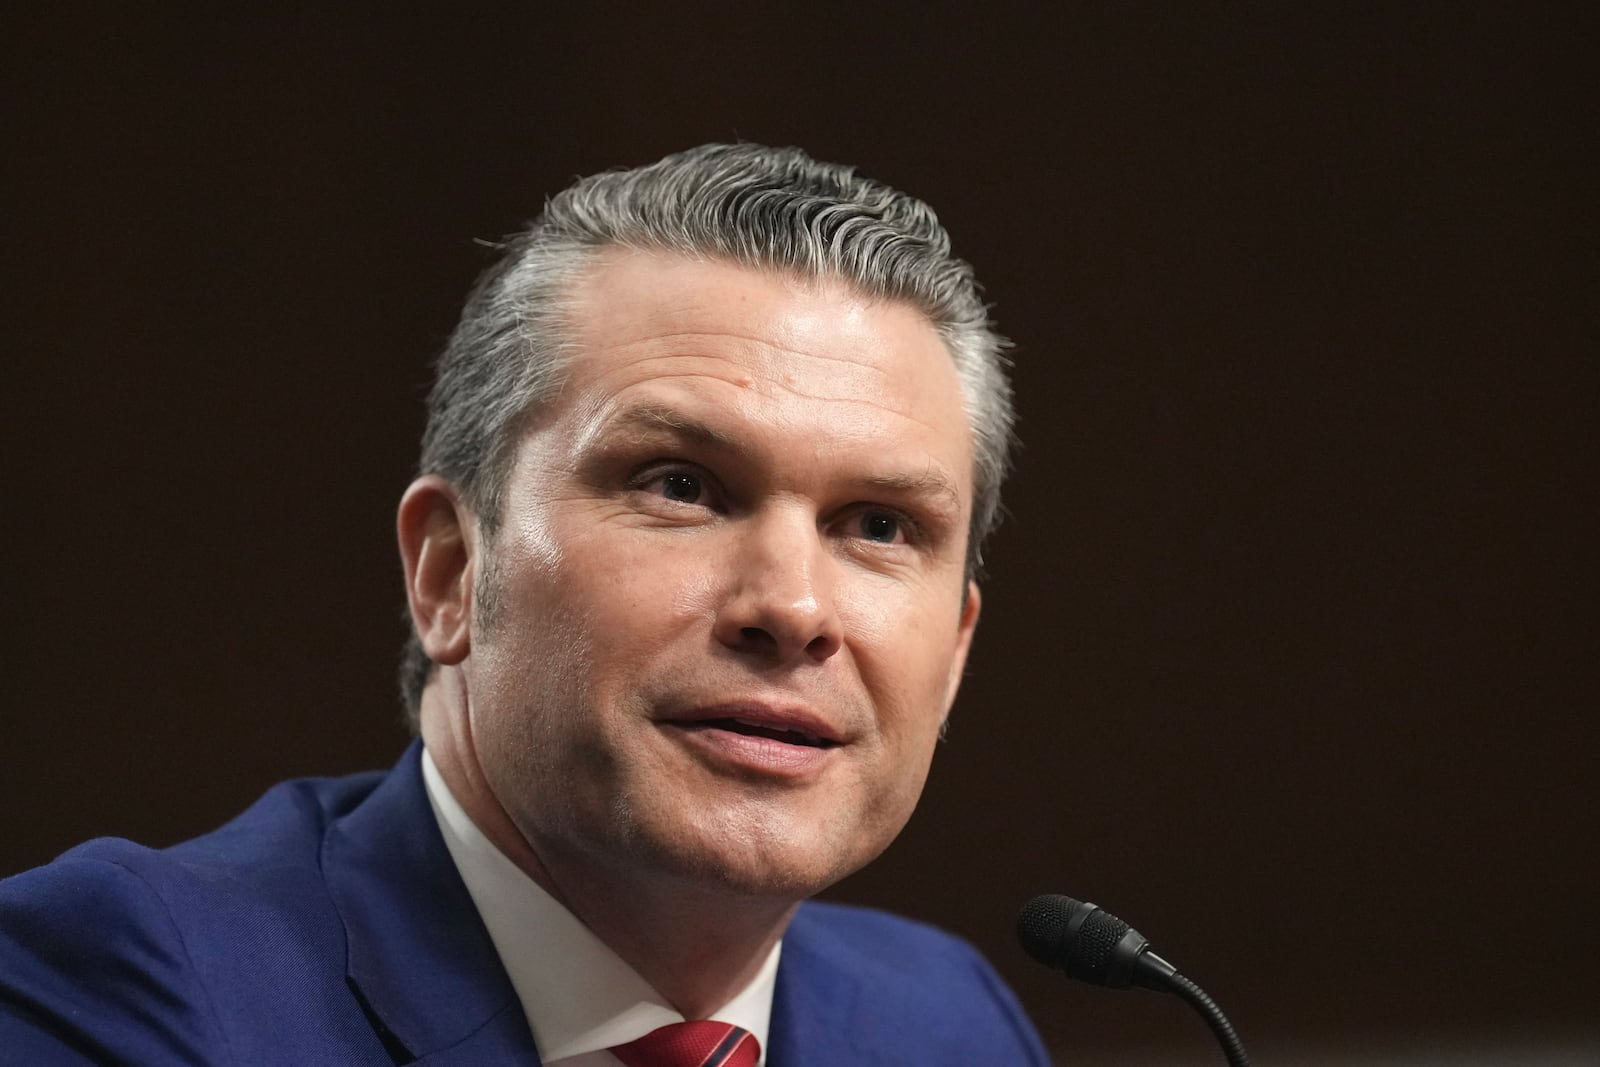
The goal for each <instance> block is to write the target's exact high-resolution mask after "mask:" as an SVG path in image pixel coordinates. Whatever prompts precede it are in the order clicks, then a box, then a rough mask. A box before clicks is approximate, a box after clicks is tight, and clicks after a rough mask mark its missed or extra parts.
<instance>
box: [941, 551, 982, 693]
mask: <svg viewBox="0 0 1600 1067" xmlns="http://www.w3.org/2000/svg"><path fill="white" fill-rule="evenodd" d="M982 607H983V597H981V596H979V595H978V583H977V582H974V581H968V582H967V596H966V599H965V600H964V601H962V604H961V622H960V623H959V625H958V626H957V628H956V649H955V655H954V656H952V657H951V658H950V677H949V679H948V680H947V682H946V684H945V693H944V713H945V715H946V716H948V715H949V714H950V708H951V706H952V705H954V704H955V702H956V690H958V689H960V688H961V675H962V673H963V672H964V671H966V669H967V653H968V652H969V651H970V650H971V649H972V633H973V631H974V630H976V629H977V628H978V611H979V609H980V608H982Z"/></svg>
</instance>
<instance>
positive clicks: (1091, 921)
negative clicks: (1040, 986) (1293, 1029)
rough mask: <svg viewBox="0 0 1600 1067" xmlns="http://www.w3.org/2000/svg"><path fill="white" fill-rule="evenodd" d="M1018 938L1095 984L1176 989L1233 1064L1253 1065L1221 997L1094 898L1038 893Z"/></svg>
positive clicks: (1032, 951)
mask: <svg viewBox="0 0 1600 1067" xmlns="http://www.w3.org/2000/svg"><path fill="white" fill-rule="evenodd" d="M1017 939H1018V940H1019V941H1021V942H1022V947H1023V948H1024V949H1026V950H1027V953H1028V955H1030V956H1032V957H1033V958H1034V959H1036V960H1038V961H1039V962H1040V963H1042V964H1044V965H1045V966H1046V967H1053V968H1055V969H1056V970H1058V971H1063V972H1065V973H1066V974H1067V976H1068V977H1071V978H1077V979H1080V980H1081V981H1085V982H1089V983H1091V984H1092V985H1102V986H1109V987H1110V988H1112V989H1127V988H1128V987H1129V986H1134V985H1137V986H1141V987H1143V988H1145V989H1152V990H1155V991H1156V992H1158V993H1175V994H1177V995H1178V996H1180V997H1182V998H1183V999H1184V1000H1186V1001H1187V1002H1188V1003H1189V1005H1190V1006H1191V1007H1193V1008H1194V1009H1195V1010H1196V1011H1198V1012H1199V1013H1200V1015H1201V1016H1202V1017H1203V1018H1204V1019H1205V1021H1206V1025H1207V1026H1209V1027H1210V1028H1211V1032H1212V1033H1213V1034H1215V1035H1216V1037H1217V1040H1218V1042H1220V1043H1221V1045H1222V1052H1223V1055H1225V1056H1227V1058H1228V1063H1229V1064H1230V1065H1231V1067H1250V1058H1249V1056H1247V1055H1246V1054H1245V1051H1244V1045H1243V1044H1241V1043H1240V1041H1239V1035H1238V1034H1236V1033H1234V1030H1233V1024H1232V1023H1230V1022H1228V1017H1227V1016H1226V1015H1223V1014H1222V1009H1221V1008H1219V1007H1217V1002H1216V1001H1214V1000H1212V999H1211V998H1210V997H1209V996H1207V995H1206V993H1205V991H1204V990H1203V989H1201V988H1200V987H1199V986H1197V985H1195V984H1194V982H1192V981H1190V980H1189V979H1188V978H1185V977H1184V976H1183V975H1181V974H1179V973H1178V969H1177V968H1176V967H1174V966H1173V965H1172V964H1170V963H1168V962H1167V961H1166V960H1164V959H1162V958H1161V957H1160V956H1158V955H1156V954H1155V953H1154V952H1151V951H1150V942H1149V941H1148V940H1146V939H1145V937H1144V935H1143V934H1141V933H1139V931H1137V930H1135V929H1134V928H1133V927H1131V926H1129V925H1128V924H1127V923H1125V922H1123V921H1122V920H1121V919H1119V918H1117V917H1116V916H1115V915H1112V914H1110V913H1109V912H1107V911H1104V910H1102V909H1101V908H1099V907H1097V906H1096V905H1094V904H1089V903H1086V902H1084V901H1081V900H1074V899H1072V898H1071V897H1068V896H1062V895H1061V894H1059V893H1047V894H1045V895H1044V896H1038V897H1034V898H1033V899H1032V900H1030V901H1028V903H1026V904H1024V905H1023V906H1022V913H1021V914H1020V915H1018V916H1017Z"/></svg>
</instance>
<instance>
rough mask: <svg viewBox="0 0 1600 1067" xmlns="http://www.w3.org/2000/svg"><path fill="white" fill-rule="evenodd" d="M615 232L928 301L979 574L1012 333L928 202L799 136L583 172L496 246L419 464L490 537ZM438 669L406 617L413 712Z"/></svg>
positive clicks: (447, 363) (972, 567)
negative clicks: (955, 415) (574, 316)
mask: <svg viewBox="0 0 1600 1067" xmlns="http://www.w3.org/2000/svg"><path fill="white" fill-rule="evenodd" d="M612 246H620V247H624V248H630V249H638V250H641V251H653V252H668V253H675V254H678V255H684V256H689V257H693V258H697V259H706V258H709V259H720V260H726V261H728V262H731V263H734V264H738V265H741V266H749V267H754V268H761V269H769V270H778V271H784V272H788V273H793V274H797V275H800V276H803V277H810V278H837V279H841V280H843V281H845V282H847V283H848V284H850V285H851V286H853V287H854V288H855V289H857V290H858V291H860V292H861V293H862V294H864V295H866V296H869V297H873V298H881V299H886V300H897V301H902V302H904V303H907V304H909V305H911V306H912V307H915V308H917V309H918V310H920V311H921V312H922V313H923V314H925V315H926V316H927V317H928V319H929V321H930V322H931V323H932V324H933V326H934V327H935V329H937V330H938V332H939V335H940V337H941V338H942V339H943V340H944V343H945V346H946V347H947V348H948V349H949V352H950V358H951V359H952V360H953V361H954V363H955V366H956V371H957V373H958V375H959V377H960V380H961V388H962V394H963V399H964V401H965V404H966V410H967V415H968V418H969V419H970V420H971V424H972V436H973V451H974V464H973V467H974V469H973V506H972V524H971V527H970V530H969V533H968V542H967V570H968V574H969V575H971V576H976V575H977V574H978V571H979V568H980V565H981V563H982V545H983V541H984V539H985V538H986V537H987V536H988V535H989V533H990V532H991V531H992V530H993V529H994V527H995V526H996V525H997V524H998V522H999V515H1000V510H999V509H1000V483H1001V482H1002V481H1003V480H1004V478H1005V474H1006V470H1007V468H1008V466H1009V453H1010V448H1011V442H1012V432H1011V426H1012V420H1013V413H1012V406H1011V385H1010V383H1009V381H1008V380H1007V378H1006V370H1005V358H1004V356H1003V352H1004V350H1005V348H1006V347H1007V343H1006V341H1005V339H1004V338H1003V337H1001V336H1000V335H999V334H998V333H996V332H995V330H994V329H993V327H992V325H991V324H990V322H989V316H988V310H987V308H986V307H985V305H984V303H983V299H982V297H981V294H980V291H979V288H978V284H977V281H976V279H975V278H974V277H973V272H972V267H971V266H970V265H969V264H967V263H966V262H965V261H963V260H960V259H957V258H956V257H955V256H953V255H951V252H950V236H949V234H947V233H946V232H945V230H944V228H943V227H942V226H940V225H939V220H938V218H937V217H936V216H935V215H934V213H933V209H932V208H930V207H929V206H928V205H927V204H925V203H923V202H922V201H920V200H917V199H916V198H914V197H911V196H907V195H906V194H904V193H902V192H899V191H898V190H896V189H892V188H890V187H889V186H887V185H885V184H883V183H882V182H877V181H874V180H872V179H871V178H866V177H863V176H861V175H859V174H857V173H856V172H855V169H854V168H853V167H847V166H841V165H839V164H834V163H819V162H817V161H816V160H814V159H812V158H811V157H810V156H808V155H806V154H805V153H804V152H802V151H800V150H799V149H798V148H768V147H766V146H764V145H756V144H734V145H703V146H701V147H699V148H692V149H690V150H688V151H686V152H679V153H677V154H675V155H670V156H667V157H666V158H665V159H663V160H661V161H660V162H658V163H652V164H650V165H649V166H646V167H639V168H636V169H633V170H615V171H607V172H605V173H602V174H596V175H592V176H590V177H587V178H583V179H581V180H579V181H578V182H577V183H576V184H574V185H572V186H571V187H569V188H568V189H566V190H565V191H563V192H561V193H559V194H557V195H556V196H555V197H554V198H553V199H551V200H549V201H548V202H547V203H546V204H545V209H544V212H543V213H542V214H541V215H540V216H539V217H538V218H537V219H536V220H534V221H533V223H531V224H530V225H529V226H528V228H527V229H526V230H524V231H523V232H522V233H520V234H518V235H516V236H514V237H512V238H510V239H508V240H507V241H506V242H505V243H504V244H503V245H502V246H501V249H502V252H503V255H502V257H501V258H500V260H499V261H498V262H497V263H496V264H495V265H494V266H492V267H490V268H489V270H488V271H487V272H485V273H484V275H483V277H482V278H480V279H479V280H478V284H477V286H476V287H475V288H474V289H473V291H472V295H471V296H470V297H469V298H468V300H467V304H466V307H465V309H464V310H463V311H462V315H461V321H460V323H459V324H458V325H457V326H456V329H455V332H454V333H453V334H452V335H451V337H450V341H449V344H448V345H447V346H446V347H445V350H444V353H443V355H441V356H440V357H439V361H438V365H437V377H436V379H435V382H434V386H433V391H432V393H431V394H430V395H429V397H428V425H427V429H426V431H425V432H424V434H423V438H422V460H421V465H420V473H423V474H438V475H440V476H442V477H444V478H446V479H448V480H449V481H450V482H451V483H452V484H454V485H455V486H456V487H457V489H458V490H459V491H460V492H461V493H462V495H463V497H464V498H465V500H466V501H467V503H468V504H469V505H470V506H471V507H472V508H473V510H474V511H475V512H476V514H477V517H478V523H479V526H480V528H481V529H482V530H483V532H484V533H485V534H486V535H488V536H492V535H493V534H494V532H495V531H496V530H497V529H498V526H499V522H500V518H501V505H502V498H503V496H504V493H505V487H506V481H507V478H508V474H509V470H508V468H509V465H510V457H511V453H512V450H513V448H514V446H515V444H516V437H517V434H516V428H517V427H518V426H519V425H520V424H521V422H522V420H523V419H524V418H525V417H526V415H527V414H528V413H529V412H530V411H532V410H534V409H536V408H537V407H538V405H540V404H541V403H542V402H544V401H545V400H547V399H548V398H549V397H551V396H552V395H553V394H554V392H555V391H556V390H557V389H558V388H559V385H560V376H561V373H562V369H563V366H564V361H565V354H566V339H565V336H564V333H563V330H562V325H563V312H564V308H565V303H566V298H567V296H568V293H569V291H570V283H571V282H572V281H573V280H574V279H575V277H576V276H577V275H578V273H579V272H580V271H581V270H582V269H583V267H584V266H585V265H586V264H588V263H589V262H590V261H591V259H592V258H593V257H594V255H595V254H596V253H597V252H599V251H600V250H602V249H605V248H608V247H612ZM432 667H433V664H432V663H431V661H430V660H429V659H428V656H427V653H426V652H424V651H423V649H422V645H421V642H420V641H419V640H418V639H417V637H416V634H415V633H413V634H412V636H411V640H410V642H409V643H408V644H407V646H406V651H405V657H404V660H403V663H402V665H401V670H400V688H401V693H402V696H403V697H404V700H405V704H406V707H407V711H408V716H409V718H410V720H411V723H412V726H413V728H415V726H416V722H417V717H418V714H419V709H420V706H421V701H422V689H423V687H424V685H425V684H426V683H427V680H428V677H429V674H430V672H431V671H432Z"/></svg>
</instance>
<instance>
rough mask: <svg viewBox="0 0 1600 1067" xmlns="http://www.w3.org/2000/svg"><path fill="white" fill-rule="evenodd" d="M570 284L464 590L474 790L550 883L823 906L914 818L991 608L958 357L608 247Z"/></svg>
mask: <svg viewBox="0 0 1600 1067" xmlns="http://www.w3.org/2000/svg"><path fill="white" fill-rule="evenodd" d="M574 292H575V297H576V301H575V305H574V311H573V324H572V327H571V336H572V339H573V340H574V341H575V343H576V346H575V349H574V351H573V355H572V358H571V362H570V365H569V374H568V377H567V380H566V382H565V385H564V387H563V388H562V390H561V392H560V394H559V396H558V397H557V398H556V399H554V400H553V401H552V402H551V403H549V404H548V405H547V406H546V407H544V408H543V409H541V411H540V413H539V414H538V415H537V417H536V418H535V419H534V420H533V421H532V423H531V424H530V425H529V426H528V427H527V428H526V429H525V431H524V435H523V437H522V439H521V441H520V443H519V446H518V447H517V449H516V452H515V455H514V457H513V459H512V461H511V468H510V472H509V477H508V486H507V492H506V497H505V513H504V515H503V522H502V524H501V525H500V527H499V529H498V531H497V534H496V536H495V538H494V540H493V542H492V544H489V545H486V546H484V549H483V551H482V553H481V554H480V557H479V560H478V565H477V568H476V573H475V579H474V580H475V581H477V582H478V583H480V588H482V587H485V586H486V587H487V588H486V591H487V592H488V594H489V595H488V597H487V601H486V602H487V603H488V604H489V605H491V608H490V610H489V611H488V612H486V613H485V612H480V614H479V617H478V618H477V620H476V621H475V622H474V625H473V630H472V634H471V649H470V654H469V655H468V658H467V659H466V660H465V662H463V664H462V670H463V672H464V676H465V680H466V685H467V695H468V700H469V709H470V710H469V714H470V729H471V731H472V737H473V744H474V747H475V749H476V752H477V754H478V760H479V763H480V764H481V767H482V771H483V774H484V777H485V780H486V781H487V782H488V784H489V786H490V788H491V789H492V790H493V791H494V793H495V795H496V796H497V798H498V799H499V801H500V803H501V805H502V806H503V807H504V808H505V809H506V811H507V813H508V814H509V815H510V817H511V819H512V820H513V822H514V823H515V824H516V826H517V828H518V829H519V830H520V831H521V833H522V834H523V836H524V837H526V838H527V839H528V842H529V843H530V844H531V845H532V846H533V848H534V851H535V852H536V853H537V854H538V856H539V858H540V860H541V863H542V864H543V865H544V867H545V868H546V870H547V871H548V872H550V874H551V876H552V877H553V878H554V879H555V880H556V881H557V882H558V883H559V882H560V881H561V876H560V873H559V872H561V871H563V870H576V869H584V870H587V871H591V872H593V871H597V870H603V871H606V872H608V873H609V874H611V875H613V876H614V875H622V876H629V875H631V874H635V873H648V874H652V875H656V876H660V875H666V876H669V877H676V878H684V879H687V880H689V881H691V882H694V883H698V884H715V885H717V886H719V887H722V888H724V889H733V890H735V891H739V892H744V893H752V894H760V895H769V896H775V897H788V898H796V899H797V898H799V897H802V896H806V895H809V894H811V893H814V892H816V891H817V890H819V889H821V888H823V887H825V886H827V885H829V884H831V883H832V882H834V881H836V880H837V879H839V878H841V877H843V876H844V875H846V874H848V873H850V872H851V871H853V870H855V869H857V868H858V867H860V866H861V865H862V864H864V863H866V862H867V861H869V860H870V859H872V858H873V857H874V856H876V855H877V854H878V853H879V852H880V851H882V849H883V848H884V847H886V846H887V845H888V843H889V842H890V841H891V840H892V839H893V838H894V836H895V835H896V834H897V833H898V832H899V831H900V829H901V827H902V826H903V825H904V824H905V821H906V819H907V818H908V817H909V816H910V814H911V810H912V808H913V806H914V805H915V803H916V800H917V798H918V796H919V795H920V793H921V790H922V786H923V782H924V780H925V778H926V775H927V771H928V766H929V762H930V760H931V759H932V755H933V749H934V745H935V743H936V740H937V738H938V735H939V728H940V724H941V722H942V721H943V719H944V717H945V714H946V712H947V711H948V709H949V705H950V702H951V700H952V699H953V698H954V695H955V689H956V684H957V681H958V679H959V677H960V674H961V670H962V666H963V663H964V661H965V658H966V653H967V647H968V643H969V641H970V639H971V636H972V628H973V625H974V624H975V622H976V619H977V610H978V601H977V594H976V590H975V589H974V590H973V591H972V593H971V596H970V597H968V598H966V599H965V600H964V598H963V591H964V589H965V586H966V580H965V577H964V573H963V560H964V553H965V548H966V536H967V524H968V519H969V516H970V514H971V507H972V484H971V481H972V474H971V472H972V445H971V434H970V431H969V428H968V423H967V419H966V416H965V414H964V411H963V407H962V402H961V392H960V386H959V384H958V380H957V377H956V373H955V369H954V367H953V365H952V364H951V361H950V357H949V355H948V353H947V351H946V349H945V347H944V345H943V344H942V342H941V341H940V339H939V337H938V335H937V333H936V332H935V331H934V329H933V327H932V326H931V325H930V324H929V323H928V321H927V320H926V318H925V317H923V316H922V315H921V314H920V313H919V312H917V311H916V310H914V309H912V308H910V307H908V306H905V305H901V304H896V303H885V302H872V301H869V300H867V299H865V298H862V297H861V296H859V295H857V294H856V293H854V292H853V291H851V290H850V289H848V288H846V287H844V286H842V285H840V284H837V283H833V282H800V281H796V280H794V279H791V278H788V277H784V276H780V275H777V274H772V273H764V272H756V271H752V270H749V269H745V268H739V267H734V266H730V265H727V264H723V263H715V262H711V263H706V262H692V261H689V260H686V259H680V258H676V257H665V256H658V255H649V254H645V253H636V252H628V251H623V250H620V249H613V250H609V251H607V252H606V253H604V254H603V255H602V256H601V257H600V259H599V261H598V264H597V265H596V266H595V267H594V268H593V269H592V270H591V271H589V272H588V273H587V274H585V276H584V277H583V278H582V280H580V281H579V282H578V284H577V285H576V287H575V291H574ZM574 864H577V865H580V866H579V867H574Z"/></svg>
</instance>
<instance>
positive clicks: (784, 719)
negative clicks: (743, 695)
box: [656, 700, 845, 745]
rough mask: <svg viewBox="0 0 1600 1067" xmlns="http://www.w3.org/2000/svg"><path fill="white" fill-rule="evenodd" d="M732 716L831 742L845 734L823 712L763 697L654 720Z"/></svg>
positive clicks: (840, 741) (676, 722)
mask: <svg viewBox="0 0 1600 1067" xmlns="http://www.w3.org/2000/svg"><path fill="white" fill-rule="evenodd" d="M717 719H733V720H737V721H738V722H742V723H745V724H747V725H750V726H757V727H761V728H763V729H767V730H781V731H786V732H790V733H798V734H804V735H805V736H806V737H808V738H810V739H813V740H816V741H823V742H826V743H827V744H830V745H839V744H843V743H844V741H845V734H844V732H843V731H842V730H840V729H839V728H838V727H836V726H834V725H833V724H832V723H830V722H829V721H828V720H827V719H826V718H824V717H823V716H822V715H819V714H818V713H817V712H815V711H812V710H811V709H810V708H807V707H804V706H803V705H799V704H775V703H769V702H767V701H763V700H729V701H719V702H717V703H712V704H695V705H693V706H691V707H684V708H680V709H677V710H674V711H671V712H669V713H667V714H665V715H662V716H659V717H658V718H657V720H656V721H658V722H664V723H671V724H673V725H678V726H688V725H691V724H693V723H704V722H711V721H714V720H717Z"/></svg>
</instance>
